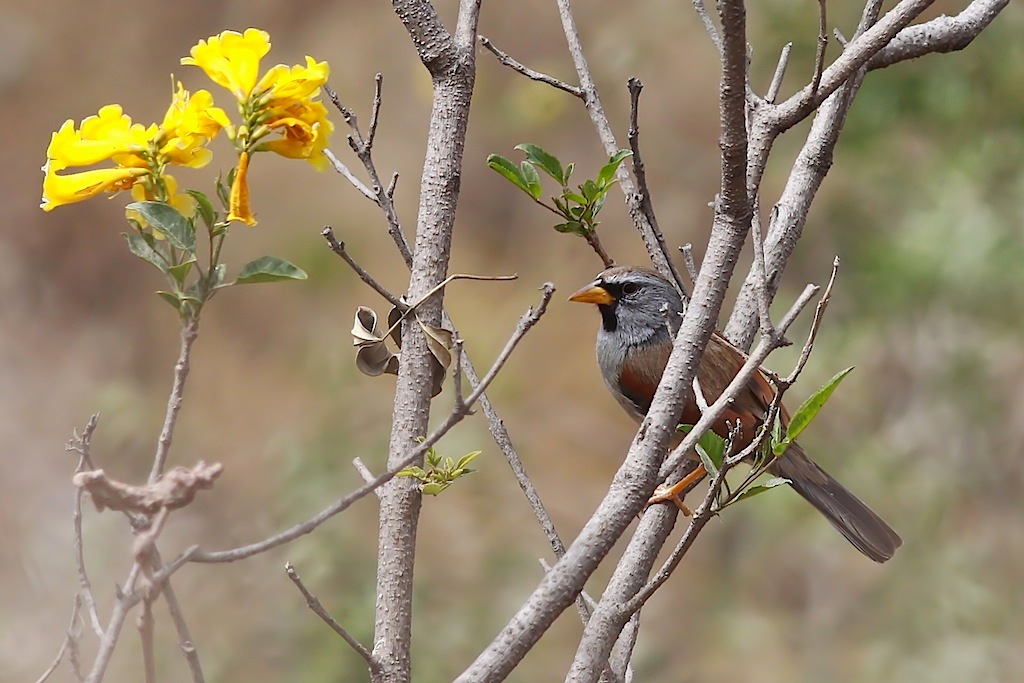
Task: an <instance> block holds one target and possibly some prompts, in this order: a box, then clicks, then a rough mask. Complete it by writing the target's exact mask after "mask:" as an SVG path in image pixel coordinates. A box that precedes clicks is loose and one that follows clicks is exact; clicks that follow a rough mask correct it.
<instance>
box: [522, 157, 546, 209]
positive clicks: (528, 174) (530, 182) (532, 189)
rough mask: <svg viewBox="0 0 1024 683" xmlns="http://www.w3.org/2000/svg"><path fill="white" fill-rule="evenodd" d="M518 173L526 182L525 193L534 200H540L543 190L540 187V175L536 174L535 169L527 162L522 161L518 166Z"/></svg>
mask: <svg viewBox="0 0 1024 683" xmlns="http://www.w3.org/2000/svg"><path fill="white" fill-rule="evenodd" d="M519 172H520V173H521V174H522V176H523V180H525V181H526V188H527V189H526V191H527V193H528V194H529V195H530V196H531V197H533V198H534V199H535V200H537V199H540V195H541V193H542V192H544V188H543V187H541V185H540V174H538V173H537V169H536V168H534V166H533V164H531V163H530V162H529V161H524V162H522V163H521V164H519Z"/></svg>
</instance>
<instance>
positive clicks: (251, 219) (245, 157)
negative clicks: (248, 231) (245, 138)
mask: <svg viewBox="0 0 1024 683" xmlns="http://www.w3.org/2000/svg"><path fill="white" fill-rule="evenodd" d="M228 220H229V221H242V222H243V223H245V224H246V225H256V216H255V215H254V214H253V212H252V203H251V201H250V198H249V153H248V152H242V153H241V154H240V155H239V157H238V168H237V169H236V170H235V182H233V183H232V184H231V193H230V195H229V196H228Z"/></svg>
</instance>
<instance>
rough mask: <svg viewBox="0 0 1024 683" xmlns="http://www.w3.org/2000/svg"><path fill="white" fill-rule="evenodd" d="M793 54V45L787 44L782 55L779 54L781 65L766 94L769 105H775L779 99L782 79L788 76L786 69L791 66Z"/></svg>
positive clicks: (776, 69)
mask: <svg viewBox="0 0 1024 683" xmlns="http://www.w3.org/2000/svg"><path fill="white" fill-rule="evenodd" d="M792 52H793V43H791V42H790V43H786V44H785V45H783V46H782V53H781V54H779V63H778V64H777V65H776V66H775V75H774V76H772V82H771V85H769V86H768V92H767V93H765V96H764V100H765V102H767V103H768V104H775V100H776V99H778V97H779V90H780V89H781V88H782V79H783V78H784V77H785V75H786V67H788V66H789V57H790V54H791V53H792Z"/></svg>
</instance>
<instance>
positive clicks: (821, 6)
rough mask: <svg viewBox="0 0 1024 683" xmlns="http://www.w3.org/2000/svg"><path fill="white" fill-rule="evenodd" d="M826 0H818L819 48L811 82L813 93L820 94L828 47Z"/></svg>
mask: <svg viewBox="0 0 1024 683" xmlns="http://www.w3.org/2000/svg"><path fill="white" fill-rule="evenodd" d="M825 12H826V9H825V0H818V46H817V48H816V49H815V52H814V79H813V80H812V81H811V93H812V94H813V95H815V96H816V95H817V94H818V86H819V85H821V72H822V71H824V70H825V48H826V47H828V27H827V26H826V23H827V22H826V14H825Z"/></svg>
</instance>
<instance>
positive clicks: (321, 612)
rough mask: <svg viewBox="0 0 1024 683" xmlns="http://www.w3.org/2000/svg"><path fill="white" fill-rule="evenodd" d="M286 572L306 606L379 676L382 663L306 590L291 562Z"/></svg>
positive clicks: (285, 567)
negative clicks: (304, 600)
mask: <svg viewBox="0 0 1024 683" xmlns="http://www.w3.org/2000/svg"><path fill="white" fill-rule="evenodd" d="M284 571H285V573H287V574H288V578H289V579H291V580H292V583H294V584H295V587H296V588H298V589H299V592H300V593H302V597H303V598H305V599H306V606H307V607H309V609H311V610H313V613H314V614H316V615H317V616H318V617H320V619H321V620H322V621H323V622H324V623H325V624H327V625H328V626H330V627H331V630H332V631H334V632H335V633H337V634H338V635H339V636H341V639H342V640H344V641H345V642H346V643H348V646H349V647H351V648H352V649H353V650H355V652H356V654H358V655H359V656H360V657H362V658H363V659H364V660H365V661H366V664H367V666H369V667H370V672H371V673H372V674H374V675H375V676H376V675H377V674H379V673H380V662H378V661H377V658H376V657H374V656H373V654H372V653H371V652H370V651H369V650H367V649H366V646H365V645H363V644H362V643H360V642H359V641H358V640H356V639H355V637H354V636H353V635H352V634H351V633H349V632H348V631H346V630H345V627H344V626H342V625H341V624H339V623H338V621H337V620H336V619H335V618H334V617H332V616H331V615H330V613H329V612H328V611H327V610H326V609H324V606H323V605H322V604H321V603H320V600H319V599H317V597H316V596H315V595H313V593H311V592H310V590H309V589H308V588H306V584H304V583H303V582H302V578H301V577H300V576H299V573H298V572H297V571H295V567H294V566H293V565H292V563H291V562H285V564H284Z"/></svg>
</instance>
